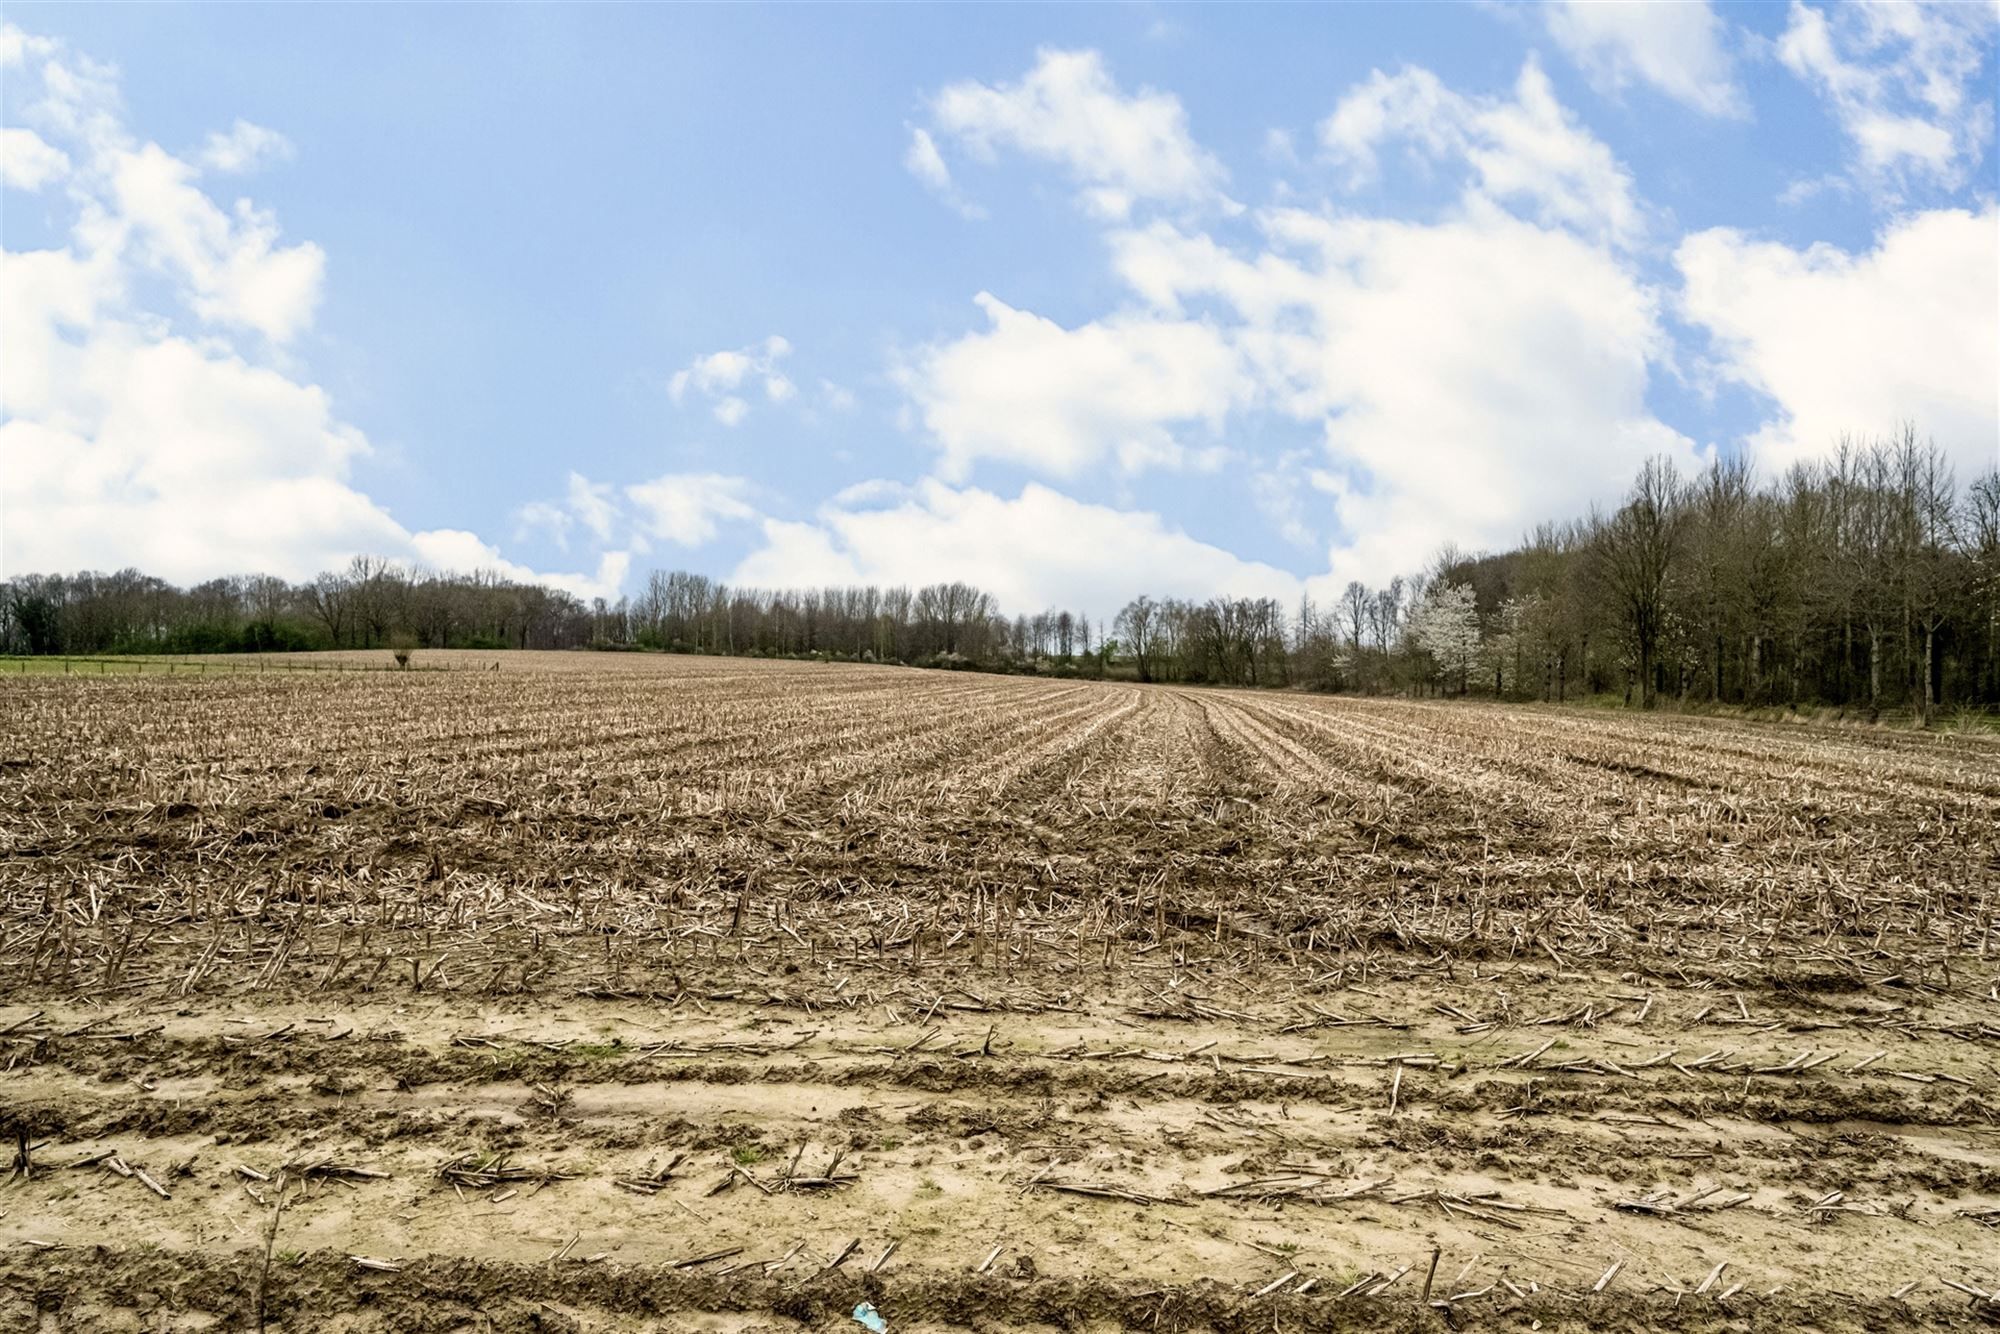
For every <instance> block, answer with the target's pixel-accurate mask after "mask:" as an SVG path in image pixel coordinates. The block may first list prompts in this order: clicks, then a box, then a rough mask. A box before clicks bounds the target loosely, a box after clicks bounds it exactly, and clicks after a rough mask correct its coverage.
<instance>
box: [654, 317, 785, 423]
mask: <svg viewBox="0 0 2000 1334" xmlns="http://www.w3.org/2000/svg"><path fill="white" fill-rule="evenodd" d="M791 353H792V345H791V344H790V343H789V342H787V341H786V340H785V339H784V338H782V337H780V336H778V335H777V334H772V335H771V336H770V337H769V338H766V339H765V340H764V341H763V342H762V343H758V344H753V345H752V346H750V347H744V348H735V349H732V350H729V351H723V352H708V353H704V354H703V355H701V356H698V357H696V358H695V359H694V360H693V361H690V362H689V363H688V364H687V365H686V366H685V367H683V368H682V369H680V370H677V371H675V372H674V374H673V378H672V379H670V380H668V381H667V393H668V395H669V396H670V397H672V399H673V400H674V403H675V404H676V405H680V404H682V403H685V402H686V401H687V398H688V396H689V395H690V394H696V395H699V396H701V397H703V398H705V399H707V400H709V403H710V410H711V411H712V412H713V413H714V415H715V419H716V420H717V421H719V422H721V423H722V424H723V425H724V426H735V425H737V424H738V423H740V422H741V421H742V420H743V419H744V418H745V417H747V416H749V415H750V402H749V400H748V399H747V398H746V397H744V395H743V394H741V393H738V392H737V391H738V390H741V389H749V388H753V387H755V388H761V389H762V391H763V394H764V399H765V401H766V402H770V403H782V402H784V401H785V400H786V399H789V398H791V397H792V396H793V395H794V394H795V393H797V392H798V387H797V386H796V385H794V384H793V383H792V382H791V380H790V379H789V378H787V377H786V375H785V373H784V372H783V371H781V370H779V369H778V363H779V362H781V361H783V360H784V359H785V358H786V357H788V356H790V355H791Z"/></svg>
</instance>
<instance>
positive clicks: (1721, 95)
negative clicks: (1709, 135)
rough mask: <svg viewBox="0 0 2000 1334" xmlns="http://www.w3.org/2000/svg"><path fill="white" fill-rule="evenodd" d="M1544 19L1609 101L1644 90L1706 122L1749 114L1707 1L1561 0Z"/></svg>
mask: <svg viewBox="0 0 2000 1334" xmlns="http://www.w3.org/2000/svg"><path fill="white" fill-rule="evenodd" d="M1541 12H1542V16H1543V18H1544V20H1545V21H1546V22H1547V23H1548V29H1549V35H1550V36H1551V37H1553V38H1555V40H1556V43H1557V44H1558V45H1559V46H1561V47H1562V48H1563V50H1564V51H1565V52H1567V53H1568V54H1569V57H1570V58H1571V59H1572V60H1574V61H1575V62H1576V63H1577V64H1578V65H1579V66H1580V67H1581V68H1582V69H1583V71H1584V73H1585V75H1586V76H1587V77H1588V78H1589V79H1590V82H1591V86H1592V87H1594V88H1596V89H1597V90H1598V91H1599V92H1601V93H1604V94H1605V95H1607V96H1615V95H1617V94H1619V93H1621V92H1623V91H1624V90H1625V89H1626V88H1628V87H1630V86H1631V85H1632V84H1635V83H1640V84H1645V85H1648V86H1649V87H1652V88H1654V89H1656V90H1657V91H1659V92H1661V93H1664V94H1666V95H1667V96H1668V97H1671V98H1673V99H1674V100H1676V101H1678V102H1681V103H1684V104H1686V105H1687V106H1690V107H1693V108H1694V109H1695V110H1696V111H1699V112H1701V113H1702V114H1704V115H1708V116H1745V115H1748V114H1749V109H1750V103H1749V99H1748V98H1747V97H1745V96H1744V93H1743V89H1742V88H1741V87H1739V86H1738V84H1737V82H1736V72H1735V69H1734V68H1733V62H1732V61H1731V58H1730V54H1729V48H1728V43H1727V31H1728V25H1726V24H1725V23H1724V22H1723V21H1722V19H1721V18H1720V17H1719V16H1718V15H1717V14H1716V13H1715V11H1714V10H1713V9H1711V8H1710V7H1709V5H1708V3H1707V0H1679V2H1678V3H1661V2H1659V0H1559V2H1558V3H1553V4H1550V5H1547V6H1545V7H1544V8H1543V9H1542V11H1541Z"/></svg>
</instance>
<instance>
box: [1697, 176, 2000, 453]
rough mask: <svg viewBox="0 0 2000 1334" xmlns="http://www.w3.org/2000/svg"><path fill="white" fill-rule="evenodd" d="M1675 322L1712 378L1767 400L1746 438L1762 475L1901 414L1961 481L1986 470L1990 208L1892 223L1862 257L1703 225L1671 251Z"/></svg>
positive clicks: (1996, 352)
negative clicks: (1694, 328)
mask: <svg viewBox="0 0 2000 1334" xmlns="http://www.w3.org/2000/svg"><path fill="white" fill-rule="evenodd" d="M1675 262H1676V263H1677V264H1678V266H1679V268H1680V271H1681V275H1682V280H1683V283H1684V287H1683V291H1682V295H1681V306H1682V310H1683V313H1684V314H1685V315H1686V316H1687V318H1688V319H1689V320H1690V321H1692V322H1694V323H1696V324H1699V325H1702V326H1704V327H1705V328H1707V329H1708V331H1709V332H1710V334H1711V335H1712V336H1713V339H1714V344H1715V357H1716V360H1717V365H1716V369H1717V372H1718V373H1719V374H1721V375H1722V376H1724V377H1726V378H1727V379H1730V380H1733V381H1736V382H1738V383H1741V384H1744V385H1747V386H1749V387H1750V388H1752V389H1755V390H1757V391H1758V392H1760V393H1763V394H1767V395H1769V396H1770V397H1771V398H1772V399H1773V400H1775V403H1776V408H1777V413H1776V415H1775V416H1774V417H1773V418H1772V419H1771V420H1770V421H1768V422H1766V423H1765V424H1764V426H1763V427H1762V428H1761V429H1760V430H1758V431H1757V433H1756V434H1755V435H1753V436H1752V437H1751V444H1752V446H1753V447H1754V449H1755V451H1756V455H1757V458H1758V460H1759V462H1760V464H1762V465H1763V466H1764V467H1765V468H1766V470H1767V471H1777V470H1781V469H1783V468H1786V467H1788V466H1790V465H1791V464H1792V463H1795V462H1798V461H1800V460H1804V459H1813V458H1823V457H1825V456H1826V455H1828V454H1830V453H1831V452H1832V450H1833V448H1834V445H1835V442H1836V440H1837V439H1838V437H1839V436H1840V435H1842V434H1843V433H1853V434H1857V435H1861V436H1872V435H1876V434H1882V433H1886V432H1888V431H1890V430H1892V429H1894V428H1895V427H1896V426H1897V424H1898V423H1900V422H1902V421H1904V420H1906V419H1908V420H1913V421H1915V422H1916V424H1917V427H1918V429H1919V430H1920V431H1922V432H1924V433H1926V434H1930V435H1934V436H1935V437H1936V438H1937V442H1938V444H1939V446H1940V447H1941V448H1943V449H1944V450H1946V451H1947V453H1949V454H1950V456H1951V457H1952V459H1953V461H1954V462H1955V464H1956V465H1957V467H1958V470H1959V475H1960V477H1961V479H1962V480H1963V479H1969V478H1970V477H1971V476H1973V475H1974V474H1976V473H1977V472H1979V471H1982V470H1984V469H1986V468H1991V467H1993V466H1994V465H1995V463H1996V461H2000V401H1996V400H2000V378H1996V375H1995V370H1994V367H1995V359H1996V356H2000V305H1996V302H1995V299H1994V293H1995V292H1996V291H2000V212H1996V211H1995V210H1994V209H1993V208H1992V207H1991V206H1989V207H1988V208H1987V209H1986V210H1985V211H1984V212H1981V213H1976V214H1975V213H1968V212H1964V211H1960V210H1945V211H1938V212H1930V213H1919V214H1915V215H1912V216H1909V217H1905V218H1902V219H1900V220H1898V221H1897V222H1895V223H1893V224H1892V225H1890V226H1888V227H1887V228H1885V229H1884V230H1883V231H1882V233H1881V234H1880V236H1878V237H1877V239H1876V244H1875V248H1874V249H1873V250H1870V251H1868V252H1867V253H1865V254H1858V255H1857V254H1850V253H1848V252H1846V251H1843V250H1839V249H1836V248H1834V247H1832V246H1827V245H1816V246H1812V247H1810V248H1808V249H1805V250H1794V249H1792V248H1791V247H1789V246H1784V245H1779V244H1776V243H1772V242H1760V241H1754V240H1752V239H1750V238H1748V237H1746V236H1744V235H1742V234H1741V233H1739V232H1735V231H1731V230H1727V229H1716V230H1711V231H1705V232H1700V233H1697V234H1695V235H1693V236H1690V237H1688V238H1687V239H1686V240H1684V241H1683V242H1682V243H1681V245H1680V248H1679V250H1678V251H1677V252H1676V254H1675Z"/></svg>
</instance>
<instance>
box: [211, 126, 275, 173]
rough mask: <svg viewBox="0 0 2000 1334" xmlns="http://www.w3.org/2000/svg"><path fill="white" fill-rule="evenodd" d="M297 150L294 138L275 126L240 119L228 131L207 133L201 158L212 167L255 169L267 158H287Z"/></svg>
mask: <svg viewBox="0 0 2000 1334" xmlns="http://www.w3.org/2000/svg"><path fill="white" fill-rule="evenodd" d="M296 151H297V150H296V149H294V148H293V147H292V141H291V140H290V139H287V138H286V137H285V136H284V135H282V134H279V133H278V132H277V131H276V130H267V129H265V128H264V127H263V126H262V125H253V124H251V123H250V122H249V121H247V120H238V121H237V122H236V124H235V125H233V126H231V127H230V130H229V133H227V134H223V133H220V132H217V133H215V134H211V135H209V136H208V142H207V143H206V144H205V145H203V146H202V150H201V157H200V162H201V165H202V166H204V167H207V168H208V169H209V170H211V171H221V172H244V171H255V170H256V169H257V168H259V167H261V166H263V165H264V164H265V163H267V162H284V161H287V160H289V159H290V158H291V157H292V156H293V154H294V153H295V152H296Z"/></svg>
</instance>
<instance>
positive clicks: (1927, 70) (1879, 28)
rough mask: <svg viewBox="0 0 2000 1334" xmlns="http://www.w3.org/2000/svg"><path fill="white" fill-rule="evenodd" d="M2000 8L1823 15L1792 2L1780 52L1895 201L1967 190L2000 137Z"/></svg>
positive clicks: (1851, 8)
mask: <svg viewBox="0 0 2000 1334" xmlns="http://www.w3.org/2000/svg"><path fill="white" fill-rule="evenodd" d="M1996 14H2000V11H1996V9H1995V8H1994V6H1993V5H1991V4H1959V3H1894V4H1857V5H1842V6H1839V7H1837V8H1831V9H1815V8H1813V7H1812V6H1810V5H1807V4H1802V3H1800V0H1792V6H1791V10H1790V17H1789V20H1788V22H1787V24H1786V27H1785V32H1784V35H1783V36H1782V37H1781V38H1779V40H1778V46H1777V54H1778V59H1779V60H1780V61H1782V62H1783V64H1784V65H1785V67H1786V68H1787V69H1789V70H1790V71H1791V72H1792V73H1793V74H1795V75H1797V76H1798V77H1799V78H1800V79H1802V80H1804V81H1805V82H1806V83H1807V84H1808V85H1810V86H1811V87H1812V88H1814V89H1815V90H1816V91H1817V92H1818V93H1819V94H1820V96H1821V97H1822V98H1823V99H1825V101H1826V102H1827V104H1828V105H1829V107H1830V108H1831V109H1832V111H1833V114H1834V117H1835V118H1836V119H1837V120H1838V121H1839V122H1840V125H1841V128H1842V129H1843V130H1844V131H1845V132H1846V134H1847V136H1848V138H1849V139H1850V140H1851V141H1852V142H1853V144H1854V153H1855V161H1854V171H1855V174H1856V175H1857V176H1858V177H1859V178H1860V179H1861V180H1862V181H1863V182H1864V183H1866V184H1868V185H1870V186H1871V187H1872V188H1873V189H1874V190H1875V191H1876V192H1877V193H1878V194H1879V195H1880V196H1881V197H1882V198H1883V199H1884V200H1885V201H1887V202H1889V203H1892V204H1893V203H1898V202H1900V201H1901V200H1902V198H1903V196H1904V194H1905V193H1906V192H1907V190H1908V189H1909V188H1911V187H1915V186H1929V187H1936V188H1940V189H1945V190H1955V189H1958V188H1959V187H1960V186H1962V185H1964V184H1965V182H1966V180H1967V178H1968V176H1969V174H1970V172H1971V169H1972V168H1973V167H1974V166H1975V165H1977V164H1978V162H1979V160H1980V158H1981V156H1982V154H1983V153H1984V151H1985V148H1986V146H1987V144H1988V143H1989V142H1990V141H1991V139H1992V137H1993V104H1992V92H1991V85H1990V80H1989V81H1988V82H1987V83H1986V84H1985V86H1984V87H1982V86H1981V70H1982V69H1983V68H1984V66H1985V65H1986V63H1987V62H1988V61H1989V60H1990V59H1991V57H1992V54H1993V47H1994V36H1995V32H1996Z"/></svg>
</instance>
